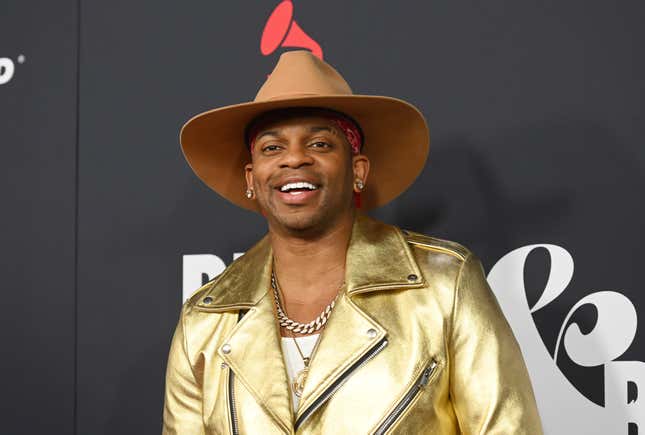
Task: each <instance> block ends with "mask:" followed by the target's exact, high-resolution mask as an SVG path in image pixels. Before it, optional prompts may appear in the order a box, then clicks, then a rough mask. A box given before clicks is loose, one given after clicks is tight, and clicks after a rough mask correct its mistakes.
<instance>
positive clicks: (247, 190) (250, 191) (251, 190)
mask: <svg viewBox="0 0 645 435" xmlns="http://www.w3.org/2000/svg"><path fill="white" fill-rule="evenodd" d="M246 197H247V198H248V199H251V198H253V189H246Z"/></svg>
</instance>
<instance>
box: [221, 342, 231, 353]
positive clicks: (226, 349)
mask: <svg viewBox="0 0 645 435" xmlns="http://www.w3.org/2000/svg"><path fill="white" fill-rule="evenodd" d="M222 353H231V345H230V344H228V343H226V344H225V345H223V346H222Z"/></svg>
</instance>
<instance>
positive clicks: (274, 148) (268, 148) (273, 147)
mask: <svg viewBox="0 0 645 435" xmlns="http://www.w3.org/2000/svg"><path fill="white" fill-rule="evenodd" d="M279 149H280V146H279V145H265V146H263V147H262V151H265V152H272V151H277V150H279Z"/></svg>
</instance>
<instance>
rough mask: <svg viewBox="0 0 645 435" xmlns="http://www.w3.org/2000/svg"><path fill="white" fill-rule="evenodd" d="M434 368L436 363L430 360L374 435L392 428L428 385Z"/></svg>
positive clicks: (380, 434)
mask: <svg viewBox="0 0 645 435" xmlns="http://www.w3.org/2000/svg"><path fill="white" fill-rule="evenodd" d="M436 368H437V362H436V361H435V360H432V362H430V364H429V365H428V366H427V367H426V368H425V369H423V371H422V372H421V375H419V377H418V378H417V380H416V381H415V382H414V384H413V385H412V388H410V390H408V392H407V393H405V396H403V398H402V399H401V400H400V401H399V403H397V405H396V406H395V407H394V409H393V410H392V412H391V413H390V415H388V416H387V418H386V419H385V421H383V423H381V425H380V426H379V427H378V429H376V432H374V435H382V434H384V433H385V432H387V430H388V429H389V428H390V427H392V425H393V424H394V422H395V421H396V420H397V419H398V418H399V417H400V416H401V414H403V411H405V410H406V409H407V407H408V406H409V405H410V403H412V400H413V399H414V398H415V397H416V395H417V394H419V392H421V390H422V389H423V387H425V386H426V385H428V382H429V381H430V377H431V376H432V374H433V373H434V371H435V369H436Z"/></svg>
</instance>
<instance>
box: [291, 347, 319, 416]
mask: <svg viewBox="0 0 645 435" xmlns="http://www.w3.org/2000/svg"><path fill="white" fill-rule="evenodd" d="M319 336H320V334H312V335H306V336H304V337H296V340H298V346H300V350H301V351H302V354H303V355H304V356H305V357H309V356H311V352H312V351H313V349H314V346H316V342H317V341H318V337H319ZM282 355H284V362H285V365H286V366H287V375H288V376H289V389H290V390H291V397H292V398H293V400H292V402H293V410H294V412H295V411H297V410H298V404H299V403H300V398H299V397H298V396H296V393H294V392H293V388H292V387H291V384H292V383H293V380H294V378H295V377H296V374H297V373H299V372H300V370H302V369H304V368H305V363H304V362H303V361H302V357H301V356H300V353H299V352H298V349H297V348H296V343H294V342H293V338H292V337H282Z"/></svg>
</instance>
